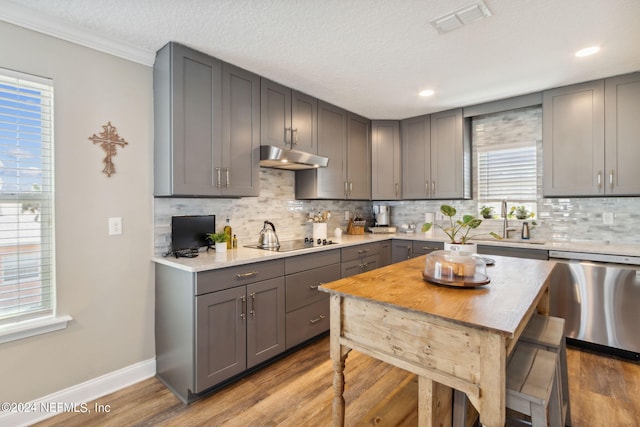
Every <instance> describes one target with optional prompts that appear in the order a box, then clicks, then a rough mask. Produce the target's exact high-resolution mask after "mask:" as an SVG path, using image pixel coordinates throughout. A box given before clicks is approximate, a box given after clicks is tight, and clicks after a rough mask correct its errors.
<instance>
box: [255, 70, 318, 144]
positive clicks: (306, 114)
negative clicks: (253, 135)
mask: <svg viewBox="0 0 640 427" xmlns="http://www.w3.org/2000/svg"><path fill="white" fill-rule="evenodd" d="M260 85H261V88H260V90H261V101H260V103H261V131H260V134H261V136H260V143H261V144H262V145H274V146H276V147H285V148H293V149H296V150H300V151H306V152H308V153H314V154H316V153H317V152H318V144H317V134H318V131H317V115H318V101H317V99H315V98H313V97H311V96H309V95H306V94H304V93H302V92H298V91H296V90H293V89H290V88H288V87H286V86H283V85H281V84H278V83H276V82H273V81H271V80H268V79H265V78H263V79H261V84H260Z"/></svg>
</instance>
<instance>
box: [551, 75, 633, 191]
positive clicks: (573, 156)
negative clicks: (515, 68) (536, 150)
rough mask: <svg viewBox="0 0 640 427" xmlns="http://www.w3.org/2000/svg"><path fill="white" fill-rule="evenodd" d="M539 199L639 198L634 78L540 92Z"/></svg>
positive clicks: (628, 77) (619, 77)
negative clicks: (541, 170)
mask: <svg viewBox="0 0 640 427" xmlns="http://www.w3.org/2000/svg"><path fill="white" fill-rule="evenodd" d="M542 107H543V111H542V114H543V116H542V120H543V155H544V159H543V162H544V171H545V173H544V195H545V196H603V195H612V196H613V195H617V196H625V195H626V196H632V195H638V194H640V169H638V167H637V161H638V159H640V144H638V134H639V133H640V120H638V117H640V73H633V74H627V75H623V76H617V77H611V78H608V79H605V80H596V81H592V82H586V83H580V84H577V85H572V86H566V87H561V88H557V89H552V90H548V91H546V92H544V94H543V105H542Z"/></svg>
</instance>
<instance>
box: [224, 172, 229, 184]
mask: <svg viewBox="0 0 640 427" xmlns="http://www.w3.org/2000/svg"><path fill="white" fill-rule="evenodd" d="M224 171H225V173H226V174H227V185H226V187H227V188H229V168H224Z"/></svg>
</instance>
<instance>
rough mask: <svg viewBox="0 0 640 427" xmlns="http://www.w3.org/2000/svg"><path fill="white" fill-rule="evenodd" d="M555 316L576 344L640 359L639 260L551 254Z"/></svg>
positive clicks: (554, 252) (553, 311)
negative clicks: (553, 266)
mask: <svg viewBox="0 0 640 427" xmlns="http://www.w3.org/2000/svg"><path fill="white" fill-rule="evenodd" d="M549 258H550V259H553V260H555V261H557V262H558V264H557V266H556V268H555V269H554V270H553V272H552V275H551V282H550V286H549V287H550V312H551V315H553V316H558V317H563V318H564V319H565V330H566V333H567V338H569V339H570V342H571V341H573V343H574V344H576V345H581V346H584V347H587V348H592V349H595V350H601V351H607V352H610V353H613V354H618V355H620V356H623V357H627V358H631V359H634V360H640V332H639V329H640V257H631V256H618V255H602V254H587V253H580V252H564V251H549Z"/></svg>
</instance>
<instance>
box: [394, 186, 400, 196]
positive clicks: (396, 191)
mask: <svg viewBox="0 0 640 427" xmlns="http://www.w3.org/2000/svg"><path fill="white" fill-rule="evenodd" d="M398 188H400V185H399V184H398V183H397V182H396V190H395V193H396V197H398Z"/></svg>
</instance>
